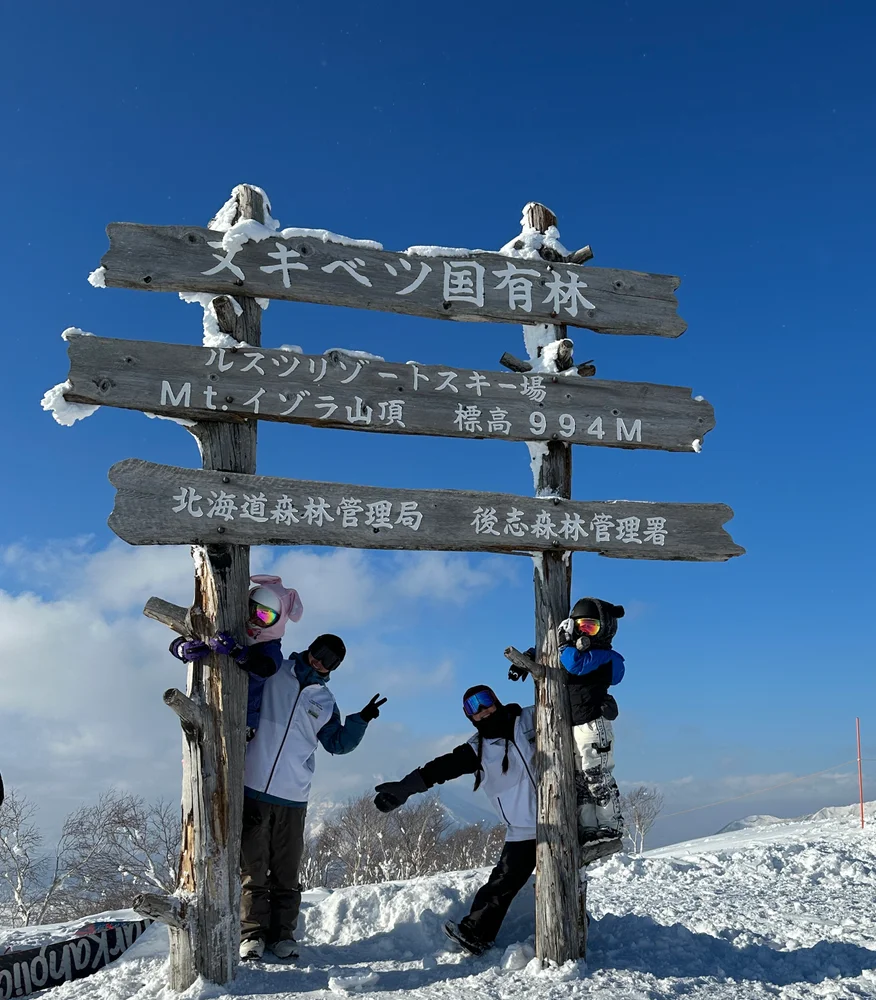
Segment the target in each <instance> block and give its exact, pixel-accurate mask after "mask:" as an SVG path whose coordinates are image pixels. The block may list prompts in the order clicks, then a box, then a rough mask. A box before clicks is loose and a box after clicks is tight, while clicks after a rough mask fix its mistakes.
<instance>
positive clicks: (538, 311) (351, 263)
mask: <svg viewBox="0 0 876 1000" xmlns="http://www.w3.org/2000/svg"><path fill="white" fill-rule="evenodd" d="M251 232H252V234H253V235H252V237H251V238H250V239H249V241H248V242H242V241H241V238H240V237H234V238H232V237H230V236H229V237H226V234H224V233H220V232H214V231H212V230H209V229H199V228H197V227H189V226H142V225H136V224H134V223H129V222H117V223H112V224H111V225H109V226H108V227H107V233H108V235H109V239H110V249H109V251H108V252H107V253H106V254H105V255H104V257H103V259H102V260H101V266H102V268H103V270H102V272H101V278H102V281H103V283H104V284H105V285H106V286H107V287H110V288H141V289H144V290H146V291H158V292H213V293H215V294H216V295H221V294H230V295H251V296H257V297H263V298H268V299H289V300H291V301H294V302H319V303H323V304H326V305H336V306H352V307H354V308H357V309H377V310H381V311H384V312H396V313H407V314H409V315H413V316H426V317H429V318H431V319H456V320H482V321H487V322H500V323H527V324H536V323H564V324H566V325H568V326H583V327H587V328H588V329H590V330H595V331H596V332H597V333H615V334H647V335H653V336H658V337H677V336H679V335H680V334H682V333H684V331H685V329H686V324H685V322H684V321H683V320H682V319H681V318H680V317H679V316H678V313H677V311H676V310H677V305H678V303H677V301H676V298H675V295H674V292H675V290H676V288H678V285H679V283H680V279H679V278H676V277H673V276H672V275H666V274H644V273H641V272H639V271H618V270H614V269H612V268H595V267H594V268H591V267H586V268H585V267H581V266H580V265H578V264H568V263H564V262H553V261H550V262H549V261H544V260H541V259H537V260H530V259H523V258H517V257H504V256H502V255H500V254H496V253H486V252H482V251H459V250H453V249H446V248H436V250H433V251H432V253H431V254H430V255H416V254H411V253H390V252H389V251H386V250H382V249H380V245H379V244H377V243H373V242H370V241H367V240H360V241H347V242H346V243H332V242H326V241H325V240H323V239H320V238H319V236H318V235H313V232H314V231H309V230H288V229H287V230H282V231H280V232H276V233H269V231H268V230H267V229H265V228H264V227H260V228H253V229H252V230H251ZM299 232H301V233H304V234H306V235H296V233H299ZM375 248H376V249H375Z"/></svg>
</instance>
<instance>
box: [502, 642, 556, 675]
mask: <svg viewBox="0 0 876 1000" xmlns="http://www.w3.org/2000/svg"><path fill="white" fill-rule="evenodd" d="M505 659H506V660H510V661H511V662H512V663H513V664H514V666H515V667H522V668H523V669H524V670H525V671H526V672H527V673H529V674H530V675H531V676H532V677H534V678H536V680H542V679H543V678H544V675H545V670H546V668H545V666H544V665H543V664H541V663H536V662H535V660H532V659H530V658H529V657H528V656H527V655H526V654H525V653H521V652H520V650H519V649H515V648H514V647H513V646H509V647H508V648H507V649H506V650H505Z"/></svg>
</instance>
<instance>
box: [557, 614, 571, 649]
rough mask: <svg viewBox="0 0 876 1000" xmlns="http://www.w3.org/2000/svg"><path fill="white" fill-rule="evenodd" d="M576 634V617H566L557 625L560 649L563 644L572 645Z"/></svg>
mask: <svg viewBox="0 0 876 1000" xmlns="http://www.w3.org/2000/svg"><path fill="white" fill-rule="evenodd" d="M574 635H575V619H574V618H566V619H565V620H564V621H561V622H560V624H559V625H557V645H558V646H559V647H560V649H562V648H563V646H571V645H572V642H573V641H574V640H573V638H572V637H573V636H574Z"/></svg>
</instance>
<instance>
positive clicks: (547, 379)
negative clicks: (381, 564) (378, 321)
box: [65, 336, 715, 451]
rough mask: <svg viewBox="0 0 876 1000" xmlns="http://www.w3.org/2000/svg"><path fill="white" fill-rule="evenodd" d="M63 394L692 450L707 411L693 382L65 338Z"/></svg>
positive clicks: (438, 431)
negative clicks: (606, 378) (65, 384)
mask: <svg viewBox="0 0 876 1000" xmlns="http://www.w3.org/2000/svg"><path fill="white" fill-rule="evenodd" d="M68 351H69V355H70V375H69V378H68V382H69V388H68V389H67V390H66V391H65V398H66V399H67V400H68V401H69V402H78V403H92V404H101V405H109V406H120V407H126V408H130V409H138V410H142V409H146V410H149V411H151V412H154V413H159V414H166V415H168V416H174V417H177V418H182V419H188V420H216V419H226V420H228V419H234V418H235V417H236V418H237V419H245V418H249V419H251V418H253V417H255V418H257V419H259V420H276V421H281V422H288V423H303V424H310V425H312V426H315V427H336V428H337V427H341V428H347V429H353V430H366V431H378V432H383V433H398V434H431V435H437V436H444V437H473V438H496V439H499V440H503V439H504V440H509V441H550V440H559V441H565V442H567V443H569V444H584V445H601V446H606V447H615V448H650V449H659V450H663V451H690V450H691V449H694V450H698V449H699V446H700V443H701V442H702V438H703V435H704V434H705V433H706V432H707V431H709V430H710V429H711V428H712V427H713V426H714V424H715V419H714V413H713V410H712V407H711V406H710V404H709V403H707V402H705V401H704V400H703V399H701V398H700V399H693V398H691V394H690V390H689V389H684V388H680V387H676V386H663V385H654V384H651V383H648V382H607V381H603V380H597V379H589V378H581V377H580V376H579V375H578V374H577V372H576V370H575V369H574V368H573V369H570V370H568V371H566V372H560V373H538V372H530V373H517V372H490V371H474V370H472V369H460V368H450V367H447V366H442V365H420V364H416V363H414V362H408V363H407V364H392V363H388V362H385V361H383V360H381V359H379V358H371V357H367V356H359V355H356V354H355V352H352V353H351V354H347V353H345V352H343V351H340V350H333V351H329V352H328V353H327V354H324V355H302V354H296V353H293V352H290V351H284V350H269V349H267V348H261V347H259V348H256V347H249V346H246V345H244V346H242V347H240V348H235V349H228V348H221V347H220V348H206V347H187V346H183V345H176V344H153V343H150V342H145V341H128V340H112V339H107V338H103V337H84V336H70V337H69V348H68Z"/></svg>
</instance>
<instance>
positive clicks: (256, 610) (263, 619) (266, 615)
mask: <svg viewBox="0 0 876 1000" xmlns="http://www.w3.org/2000/svg"><path fill="white" fill-rule="evenodd" d="M249 616H250V618H251V619H252V620H253V621H254V622H259V624H261V625H273V624H274V622H276V621H277V620H278V619H279V617H280V612H279V611H274V609H273V608H266V607H265V606H264V604H256V603H255V601H253V603H252V604H251V605H250V611H249Z"/></svg>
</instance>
